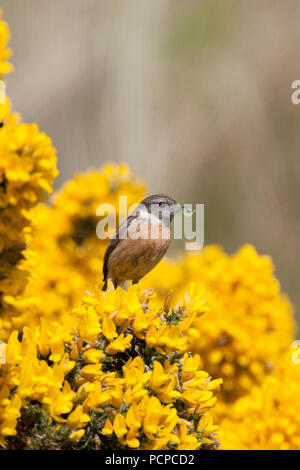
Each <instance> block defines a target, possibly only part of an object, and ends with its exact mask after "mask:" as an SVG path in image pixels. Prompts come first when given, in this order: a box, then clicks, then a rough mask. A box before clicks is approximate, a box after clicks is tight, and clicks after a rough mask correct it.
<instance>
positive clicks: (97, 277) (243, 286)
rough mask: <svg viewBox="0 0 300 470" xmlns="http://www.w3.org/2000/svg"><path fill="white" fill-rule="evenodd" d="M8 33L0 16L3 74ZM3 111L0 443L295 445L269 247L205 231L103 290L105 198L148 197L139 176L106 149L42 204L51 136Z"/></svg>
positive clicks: (282, 305)
mask: <svg viewBox="0 0 300 470" xmlns="http://www.w3.org/2000/svg"><path fill="white" fill-rule="evenodd" d="M8 39H9V33H8V29H7V26H6V25H5V23H4V22H2V21H0V77H1V78H3V74H4V73H6V72H8V71H10V69H11V66H10V64H9V63H8V62H7V58H8V57H9V50H8V49H7V41H8ZM0 113H1V116H0V117H1V123H2V126H1V128H0V339H1V340H3V341H5V343H6V361H5V364H1V365H0V444H1V445H2V446H3V447H4V448H6V449H157V450H159V449H179V450H183V449H185V450H189V449H215V448H217V447H218V446H219V441H220V446H221V448H224V449H232V448H242V449H255V448H259V449H268V448H270V449H300V425H299V423H300V421H299V419H298V416H299V413H298V411H299V410H298V408H299V403H300V402H299V398H298V390H299V386H300V373H299V366H298V365H296V364H292V361H291V353H290V346H291V343H292V341H293V339H294V321H293V315H292V307H291V304H290V303H289V301H288V299H287V298H286V296H285V295H284V294H283V293H282V292H281V288H280V284H279V282H278V281H277V279H276V278H275V276H274V267H273V264H272V262H271V260H270V259H269V258H268V257H266V256H259V255H258V254H257V252H256V251H255V249H254V248H253V247H252V246H250V245H247V246H244V247H242V248H241V249H240V250H239V251H238V252H237V253H236V254H234V255H232V256H230V255H227V254H226V253H224V251H223V250H222V249H221V248H220V247H217V246H208V247H206V248H205V249H204V250H202V252H201V253H197V254H189V255H186V256H182V257H181V258H179V259H176V260H165V261H162V262H161V263H160V264H159V265H158V266H157V267H156V268H155V269H154V270H153V271H151V272H150V273H149V274H148V275H147V276H146V277H145V278H144V279H143V280H142V281H141V282H140V283H139V284H138V285H137V286H136V285H135V286H132V287H130V288H129V290H128V291H125V290H123V289H121V288H117V289H116V290H114V288H113V286H112V285H109V289H108V291H107V292H102V291H101V287H102V276H101V271H102V263H103V256H104V252H105V249H106V246H107V241H106V240H100V239H98V238H97V235H96V226H97V223H98V221H99V220H100V219H99V217H98V216H97V207H98V206H99V204H101V203H109V204H112V205H113V206H115V207H116V209H117V210H118V202H119V196H123V195H126V196H127V199H128V205H129V206H130V205H132V204H133V203H137V202H140V201H141V200H142V199H143V197H144V195H145V187H144V185H143V183H141V182H140V181H139V180H138V179H137V178H136V177H135V176H134V175H133V174H132V173H131V171H130V169H129V168H128V167H127V166H126V165H116V164H107V165H105V166H104V167H103V168H102V169H101V170H100V171H90V172H87V173H86V174H80V175H77V176H75V178H74V179H73V180H72V181H70V182H68V183H66V184H65V185H64V186H63V188H62V189H61V190H59V191H58V192H57V193H56V194H54V195H53V196H51V198H50V200H49V201H47V204H40V202H41V201H43V200H45V199H46V196H47V194H51V192H52V182H53V180H54V178H55V177H56V175H57V169H56V152H55V149H54V148H53V146H52V144H51V140H50V139H49V137H47V136H46V135H45V134H44V133H41V132H39V130H38V128H37V126H36V124H23V123H20V121H19V118H18V116H17V115H15V114H13V113H12V111H11V107H10V104H9V102H8V100H7V101H6V103H5V104H4V105H0ZM118 215H120V214H118Z"/></svg>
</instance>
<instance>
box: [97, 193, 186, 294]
mask: <svg viewBox="0 0 300 470" xmlns="http://www.w3.org/2000/svg"><path fill="white" fill-rule="evenodd" d="M181 211H182V207H181V205H180V204H179V203H178V202H177V201H176V200H175V199H174V198H172V197H170V196H166V195H164V194H154V195H152V196H148V197H146V198H145V199H144V200H143V201H142V202H141V203H140V204H139V205H138V206H137V208H136V209H135V210H134V211H133V212H132V214H130V215H129V216H128V217H127V219H126V220H125V221H124V222H123V223H122V224H121V225H120V227H119V228H118V230H117V231H116V232H115V234H114V235H113V237H112V239H111V240H110V242H109V244H108V247H107V249H106V252H105V255H104V262H103V275H104V278H103V281H104V286H103V290H106V289H107V282H108V280H111V281H112V282H113V284H114V287H115V288H116V287H117V286H118V285H124V283H125V282H126V281H132V282H133V284H136V283H137V282H138V281H139V280H140V279H141V278H142V277H144V276H145V274H147V273H148V272H149V271H151V269H153V268H154V266H156V265H157V263H159V261H160V260H161V259H162V257H163V256H164V255H165V253H166V251H167V249H168V247H169V244H170V241H171V228H170V224H171V221H172V219H173V217H174V215H176V214H177V213H181Z"/></svg>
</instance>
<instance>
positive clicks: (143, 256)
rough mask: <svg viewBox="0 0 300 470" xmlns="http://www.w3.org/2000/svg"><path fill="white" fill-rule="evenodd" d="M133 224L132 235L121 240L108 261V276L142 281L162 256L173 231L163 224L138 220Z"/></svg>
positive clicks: (130, 228) (129, 232) (130, 229)
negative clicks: (155, 224)
mask: <svg viewBox="0 0 300 470" xmlns="http://www.w3.org/2000/svg"><path fill="white" fill-rule="evenodd" d="M134 223H135V225H134V226H132V224H133V222H132V224H130V227H129V230H128V236H129V238H127V239H125V240H121V241H120V242H119V244H118V245H117V247H116V248H115V249H114V251H113V252H112V253H111V255H110V257H109V260H108V277H109V278H112V279H117V280H120V281H121V280H138V279H141V278H142V277H143V276H145V274H147V273H148V272H149V271H151V269H153V268H154V266H155V265H156V264H157V263H158V262H159V261H160V260H161V259H162V257H163V256H164V254H165V253H166V251H167V249H168V246H169V244H170V230H169V229H168V228H167V229H166V228H165V227H162V226H161V224H157V226H156V227H155V226H154V224H153V223H152V224H151V225H150V223H149V222H148V221H146V222H145V221H141V222H140V221H137V222H135V221H134Z"/></svg>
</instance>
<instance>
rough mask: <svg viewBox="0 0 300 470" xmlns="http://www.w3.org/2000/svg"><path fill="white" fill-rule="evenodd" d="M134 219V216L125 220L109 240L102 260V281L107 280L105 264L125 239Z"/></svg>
mask: <svg viewBox="0 0 300 470" xmlns="http://www.w3.org/2000/svg"><path fill="white" fill-rule="evenodd" d="M135 218H136V215H130V216H129V217H127V219H126V220H124V222H123V223H122V224H121V225H120V227H119V228H118V230H117V231H116V233H115V234H114V236H113V237H112V238H111V240H110V242H109V244H108V245H107V248H106V252H105V255H104V260H103V281H106V280H107V272H108V268H107V263H108V260H109V257H110V255H111V253H112V252H113V251H114V249H115V248H116V247H117V246H118V244H119V243H120V242H121V241H122V240H123V239H124V238H125V236H126V234H127V230H128V227H129V225H130V224H131V222H132V221H133V220H134V219H135Z"/></svg>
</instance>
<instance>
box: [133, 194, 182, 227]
mask: <svg viewBox="0 0 300 470" xmlns="http://www.w3.org/2000/svg"><path fill="white" fill-rule="evenodd" d="M137 210H143V211H147V212H148V213H149V214H152V215H154V216H156V217H159V218H160V219H161V220H163V221H167V220H168V221H170V222H171V221H172V219H173V217H174V215H176V214H178V213H181V212H182V207H181V205H180V204H179V202H177V201H176V199H174V198H173V197H170V196H166V195H165V194H153V195H152V196H148V197H146V198H145V199H144V200H143V201H142V202H141V203H140V204H139V205H138V207H137Z"/></svg>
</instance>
